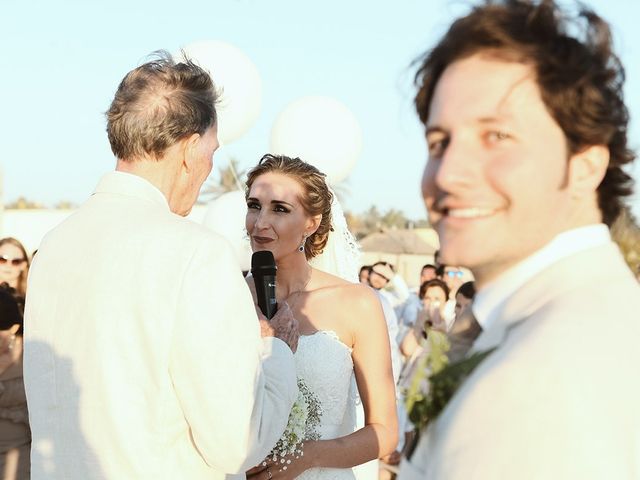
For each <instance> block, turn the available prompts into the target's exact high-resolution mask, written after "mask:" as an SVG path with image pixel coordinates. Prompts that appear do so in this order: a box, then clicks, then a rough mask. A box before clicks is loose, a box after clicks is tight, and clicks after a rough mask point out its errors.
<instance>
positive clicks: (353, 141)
mask: <svg viewBox="0 0 640 480" xmlns="http://www.w3.org/2000/svg"><path fill="white" fill-rule="evenodd" d="M361 151H362V131H361V130H360V125H359V124H358V121H357V120H356V117H355V116H354V115H353V113H351V111H350V110H349V109H348V108H347V107H346V106H344V105H343V104H342V103H340V102H339V101H337V100H336V99H334V98H330V97H322V96H308V97H303V98H300V99H298V100H296V101H294V102H293V103H290V104H289V105H288V106H287V107H286V108H285V109H284V110H283V111H282V112H281V113H280V115H278V118H277V119H276V121H275V123H274V125H273V129H272V130H271V153H273V154H282V155H287V156H290V157H300V158H301V159H302V160H304V161H305V162H308V163H311V164H312V165H315V166H316V167H317V168H318V169H319V170H320V171H322V172H323V173H325V174H326V175H327V178H328V180H329V183H331V184H335V183H338V182H340V181H342V180H344V179H345V178H347V176H349V173H351V171H352V170H353V167H354V166H355V164H356V161H357V160H358V157H359V156H360V153H361Z"/></svg>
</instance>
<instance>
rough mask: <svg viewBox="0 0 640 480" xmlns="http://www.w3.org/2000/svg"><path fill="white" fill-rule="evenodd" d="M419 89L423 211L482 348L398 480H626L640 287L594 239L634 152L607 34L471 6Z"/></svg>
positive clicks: (508, 7)
mask: <svg viewBox="0 0 640 480" xmlns="http://www.w3.org/2000/svg"><path fill="white" fill-rule="evenodd" d="M416 81H417V85H418V88H419V91H418V93H417V95H416V99H415V103H416V108H417V111H418V114H419V116H420V120H421V122H422V123H423V124H424V127H425V133H426V142H427V148H428V152H429V159H428V161H427V165H426V167H425V171H424V175H423V180H422V193H423V197H424V202H425V205H426V207H427V209H428V211H429V220H430V223H431V224H432V225H433V226H434V228H435V229H436V231H437V232H438V235H439V237H440V252H441V257H442V261H443V262H444V263H446V264H449V265H465V267H468V268H469V269H470V270H471V272H472V273H473V275H474V277H475V283H476V286H477V288H478V293H477V294H476V297H475V299H474V302H473V307H472V309H473V313H474V314H475V318H476V320H477V322H478V324H479V326H480V327H481V333H480V336H479V337H477V339H476V340H475V342H474V343H473V346H472V348H471V351H470V352H469V353H468V354H467V355H468V356H469V357H468V358H467V362H468V363H467V364H466V365H467V367H468V368H469V369H471V370H472V371H471V373H470V375H469V376H467V377H466V379H462V383H461V384H460V385H459V386H458V388H457V389H454V390H453V391H454V392H455V393H454V394H453V396H452V397H451V398H448V397H449V395H447V393H446V392H444V391H443V390H442V389H439V390H438V391H437V392H435V393H434V394H437V395H439V396H438V398H439V405H443V408H442V409H441V410H438V409H434V410H433V411H432V412H431V416H430V417H429V418H424V420H427V421H429V422H430V423H429V425H428V426H427V428H426V431H424V433H423V434H422V436H421V439H420V442H419V444H418V446H417V448H416V450H415V451H414V454H413V456H412V457H411V459H410V461H409V462H404V463H403V465H402V466H401V471H400V475H399V478H400V480H405V479H418V478H420V479H444V478H446V479H449V480H462V479H468V478H474V479H476V480H484V479H513V478H517V479H525V480H526V479H534V478H535V479H539V478H580V479H603V478H616V479H632V478H637V475H638V452H640V435H638V432H640V411H639V410H638V407H637V406H638V405H639V404H640V384H639V383H638V382H636V381H633V380H632V379H635V378H636V377H637V365H638V364H640V351H639V350H638V348H637V339H638V338H640V322H638V312H640V286H639V285H638V283H637V282H636V281H635V279H634V278H633V275H632V273H631V271H630V270H629V268H628V266H627V265H626V263H625V262H624V259H623V257H622V255H621V253H620V251H619V249H618V247H617V246H616V244H615V243H613V242H612V240H611V237H610V233H609V229H608V226H609V225H611V224H612V222H613V221H614V220H615V219H616V217H617V216H618V215H619V213H620V211H621V208H622V206H623V205H624V200H625V198H626V197H628V196H629V195H630V194H631V193H632V184H633V182H632V179H631V177H630V176H629V175H628V174H627V173H626V172H625V170H624V168H627V167H629V166H630V164H631V163H632V161H633V160H634V157H635V155H634V153H633V152H631V151H630V150H629V148H628V146H627V128H628V120H629V116H628V112H627V108H626V107H625V104H624V101H623V82H624V70H623V67H622V65H621V63H620V61H619V59H618V57H616V55H615V54H614V53H613V48H612V43H611V32H610V30H609V26H608V25H607V23H606V22H605V21H604V20H602V19H601V18H600V17H599V16H598V15H597V14H595V13H594V12H593V11H591V10H589V9H587V8H585V7H583V6H580V7H579V8H578V9H576V10H575V11H568V10H562V9H561V8H560V7H559V6H558V5H557V4H556V3H555V2H554V1H552V0H549V1H543V2H530V1H524V0H505V1H487V2H483V3H481V4H479V5H478V6H475V7H473V8H472V9H471V11H470V12H469V13H468V14H467V15H465V16H463V17H460V18H458V19H457V20H455V21H454V22H453V24H452V25H451V27H450V28H449V30H448V31H447V32H446V33H445V34H444V36H443V37H442V39H441V40H440V41H439V42H438V43H437V45H436V46H435V47H434V48H433V49H431V50H429V51H428V53H427V54H426V55H425V56H424V58H423V59H422V60H421V64H420V67H419V70H418V73H417V75H416ZM603 319H613V321H614V322H615V327H614V328H611V326H610V325H606V326H603V323H602V322H603ZM621 332H622V334H621ZM476 354H477V355H476ZM474 367H475V369H474ZM455 370H456V367H455V366H454V367H452V368H448V369H446V370H444V371H442V372H441V373H440V378H441V379H442V381H443V382H446V379H449V381H451V382H453V383H454V385H455V383H456V380H455V379H454V375H453V372H454V371H455ZM449 387H451V385H450V386H449ZM447 400H448V402H447Z"/></svg>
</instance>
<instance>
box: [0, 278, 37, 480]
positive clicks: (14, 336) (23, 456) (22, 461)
mask: <svg viewBox="0 0 640 480" xmlns="http://www.w3.org/2000/svg"><path fill="white" fill-rule="evenodd" d="M30 449H31V431H30V429H29V414H28V412H27V397H26V395H25V393H24V381H23V379H22V314H21V313H20V309H19V307H18V303H17V302H16V299H15V298H14V295H13V293H12V291H11V290H10V288H9V287H7V286H1V287H0V479H2V480H9V479H12V480H26V479H28V478H29V473H30V461H29V458H30V456H29V452H30Z"/></svg>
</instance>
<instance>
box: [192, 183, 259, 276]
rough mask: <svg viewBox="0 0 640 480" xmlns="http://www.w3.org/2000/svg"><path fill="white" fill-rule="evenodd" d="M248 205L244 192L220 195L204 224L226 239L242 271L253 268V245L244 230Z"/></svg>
mask: <svg viewBox="0 0 640 480" xmlns="http://www.w3.org/2000/svg"><path fill="white" fill-rule="evenodd" d="M246 215H247V203H246V201H245V199H244V192H243V191H240V190H235V191H233V192H227V193H223V194H222V195H220V196H219V197H218V198H216V199H215V200H213V201H211V202H210V203H209V206H208V207H207V211H206V213H205V215H204V218H203V220H202V224H203V225H204V226H205V227H207V228H209V229H210V230H213V231H214V232H216V233H217V234H219V235H221V236H223V237H224V238H226V239H227V240H228V241H229V243H231V246H232V247H233V252H234V254H235V255H236V258H237V259H238V262H239V263H240V268H241V269H242V270H249V269H250V268H251V245H250V243H249V238H248V237H247V235H246V232H245V228H244V220H245V216H246Z"/></svg>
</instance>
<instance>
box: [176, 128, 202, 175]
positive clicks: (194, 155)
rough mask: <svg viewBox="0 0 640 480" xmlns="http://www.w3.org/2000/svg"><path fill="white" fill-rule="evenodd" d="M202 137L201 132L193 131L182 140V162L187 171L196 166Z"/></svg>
mask: <svg viewBox="0 0 640 480" xmlns="http://www.w3.org/2000/svg"><path fill="white" fill-rule="evenodd" d="M201 138H202V137H201V136H200V134H199V133H193V134H191V135H189V136H188V137H185V138H183V139H182V140H180V144H181V146H182V163H183V165H184V167H185V169H186V170H187V172H191V171H192V170H193V169H194V168H195V164H196V160H197V159H198V156H199V155H200V149H199V147H200V141H201Z"/></svg>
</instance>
